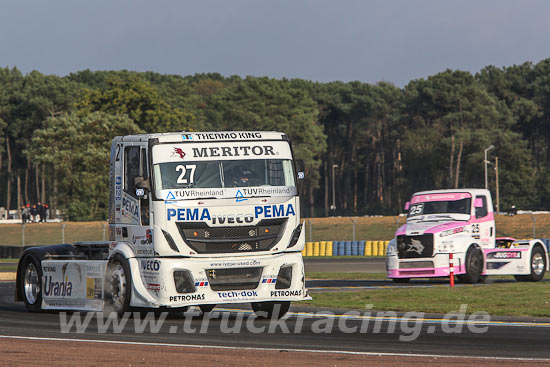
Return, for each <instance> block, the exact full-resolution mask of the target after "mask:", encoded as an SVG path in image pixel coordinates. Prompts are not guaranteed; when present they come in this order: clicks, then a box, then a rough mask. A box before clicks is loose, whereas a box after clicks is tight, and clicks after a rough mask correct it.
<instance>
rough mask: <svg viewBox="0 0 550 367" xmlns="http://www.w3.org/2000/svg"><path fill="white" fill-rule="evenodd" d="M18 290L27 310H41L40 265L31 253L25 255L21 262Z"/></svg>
mask: <svg viewBox="0 0 550 367" xmlns="http://www.w3.org/2000/svg"><path fill="white" fill-rule="evenodd" d="M19 271H20V273H19V276H18V277H17V279H18V280H19V284H18V285H17V286H18V287H19V291H20V293H19V294H21V295H22V297H23V301H24V302H25V307H26V308H27V311H29V312H40V311H41V310H42V267H41V266H40V262H39V261H38V260H36V258H35V257H34V256H32V255H26V256H25V257H24V258H23V260H22V263H21V268H20V270H19Z"/></svg>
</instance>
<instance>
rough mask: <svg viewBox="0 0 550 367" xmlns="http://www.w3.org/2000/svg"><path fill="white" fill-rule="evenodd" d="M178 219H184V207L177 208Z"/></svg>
mask: <svg viewBox="0 0 550 367" xmlns="http://www.w3.org/2000/svg"><path fill="white" fill-rule="evenodd" d="M178 220H185V209H178Z"/></svg>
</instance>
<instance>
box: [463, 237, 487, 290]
mask: <svg viewBox="0 0 550 367" xmlns="http://www.w3.org/2000/svg"><path fill="white" fill-rule="evenodd" d="M465 264H466V274H460V275H458V276H457V278H458V280H459V281H460V282H461V283H469V284H475V283H477V282H479V281H480V280H481V273H482V272H483V253H482V252H481V250H480V249H479V248H478V247H476V246H470V248H469V249H468V252H467V253H466V261H465Z"/></svg>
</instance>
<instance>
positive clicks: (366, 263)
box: [304, 256, 386, 273]
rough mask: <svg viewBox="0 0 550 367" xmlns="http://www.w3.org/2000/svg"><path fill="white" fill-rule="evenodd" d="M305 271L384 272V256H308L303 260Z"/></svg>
mask: <svg viewBox="0 0 550 367" xmlns="http://www.w3.org/2000/svg"><path fill="white" fill-rule="evenodd" d="M304 265H305V267H306V273H309V272H335V273H340V272H342V273H384V272H386V258H385V257H363V256H357V257H355V258H353V257H349V258H330V257H328V258H326V257H319V258H308V259H305V260H304Z"/></svg>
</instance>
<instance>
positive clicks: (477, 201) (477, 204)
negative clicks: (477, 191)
mask: <svg viewBox="0 0 550 367" xmlns="http://www.w3.org/2000/svg"><path fill="white" fill-rule="evenodd" d="M474 208H483V200H482V199H481V198H477V199H475V200H474Z"/></svg>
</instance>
